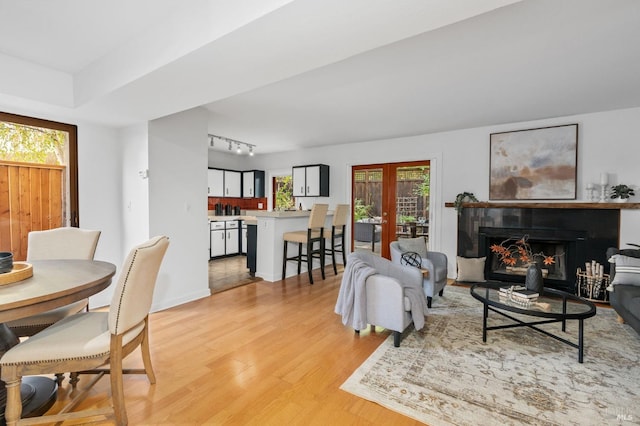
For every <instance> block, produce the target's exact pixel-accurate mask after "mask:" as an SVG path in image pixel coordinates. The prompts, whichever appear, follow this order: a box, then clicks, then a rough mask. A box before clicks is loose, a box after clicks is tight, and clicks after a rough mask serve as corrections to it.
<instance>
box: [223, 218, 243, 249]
mask: <svg viewBox="0 0 640 426" xmlns="http://www.w3.org/2000/svg"><path fill="white" fill-rule="evenodd" d="M239 231H240V230H239V229H238V221H237V220H234V221H226V222H225V233H226V240H225V252H224V254H238V253H240V234H239Z"/></svg>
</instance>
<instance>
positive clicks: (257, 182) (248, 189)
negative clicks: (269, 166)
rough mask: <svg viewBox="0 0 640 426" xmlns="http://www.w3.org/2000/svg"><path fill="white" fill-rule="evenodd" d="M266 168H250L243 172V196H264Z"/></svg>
mask: <svg viewBox="0 0 640 426" xmlns="http://www.w3.org/2000/svg"><path fill="white" fill-rule="evenodd" d="M264 183H265V182H264V170H248V171H246V172H242V197H243V198H262V197H264Z"/></svg>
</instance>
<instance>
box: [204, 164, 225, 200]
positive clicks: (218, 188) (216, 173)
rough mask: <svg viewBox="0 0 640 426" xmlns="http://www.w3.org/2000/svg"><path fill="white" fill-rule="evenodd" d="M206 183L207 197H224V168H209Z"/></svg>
mask: <svg viewBox="0 0 640 426" xmlns="http://www.w3.org/2000/svg"><path fill="white" fill-rule="evenodd" d="M207 183H208V187H209V190H208V196H209V197H224V170H220V169H209V170H208V173H207Z"/></svg>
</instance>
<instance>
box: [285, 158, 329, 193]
mask: <svg viewBox="0 0 640 426" xmlns="http://www.w3.org/2000/svg"><path fill="white" fill-rule="evenodd" d="M291 174H292V177H293V196H294V197H328V196H329V166H327V165H326V164H314V165H308V166H296V167H293V169H292V173H291Z"/></svg>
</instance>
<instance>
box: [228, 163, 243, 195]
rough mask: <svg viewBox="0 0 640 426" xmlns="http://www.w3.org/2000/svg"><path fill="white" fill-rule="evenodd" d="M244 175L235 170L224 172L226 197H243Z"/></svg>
mask: <svg viewBox="0 0 640 426" xmlns="http://www.w3.org/2000/svg"><path fill="white" fill-rule="evenodd" d="M241 182H242V173H241V172H236V171H233V170H225V171H224V196H225V197H235V198H240V197H241V196H242V191H241V188H242V183H241Z"/></svg>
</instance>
